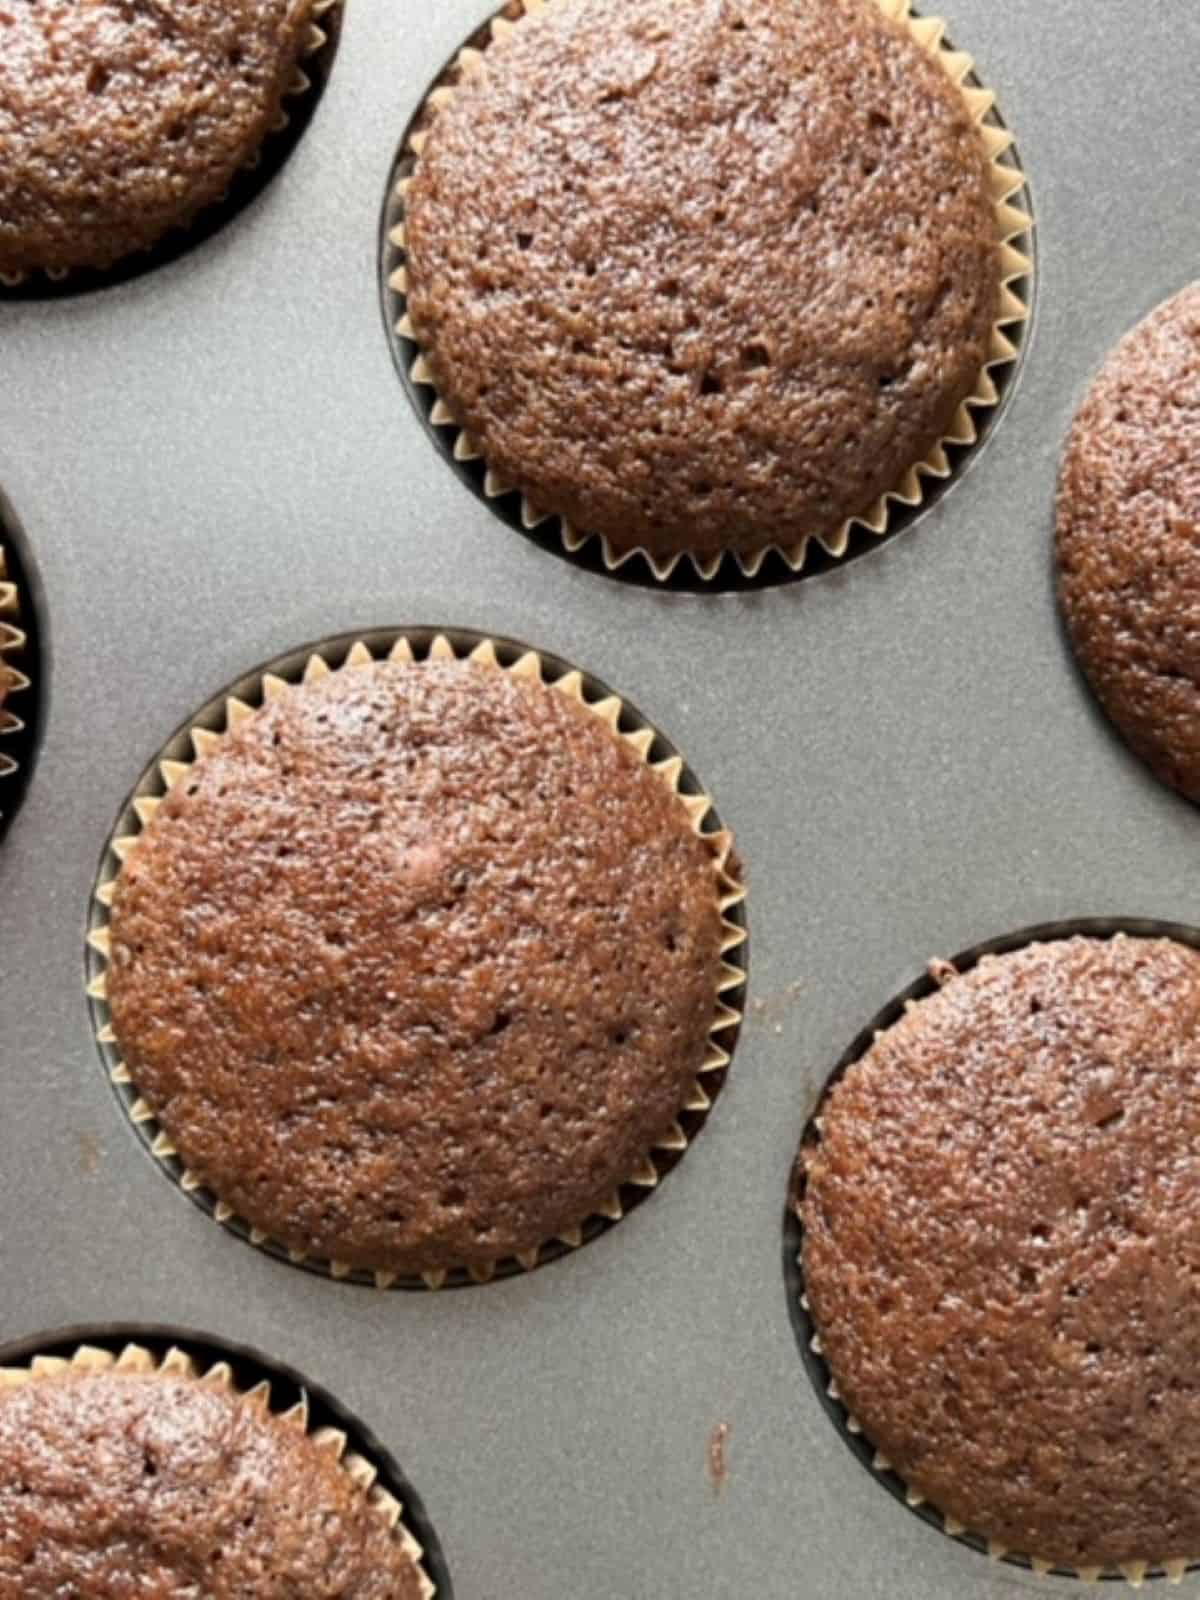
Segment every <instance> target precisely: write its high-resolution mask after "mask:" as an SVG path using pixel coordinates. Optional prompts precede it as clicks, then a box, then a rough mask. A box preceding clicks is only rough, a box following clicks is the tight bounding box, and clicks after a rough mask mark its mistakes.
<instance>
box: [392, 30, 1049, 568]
mask: <svg viewBox="0 0 1200 1600" xmlns="http://www.w3.org/2000/svg"><path fill="white" fill-rule="evenodd" d="M518 9H519V10H520V11H522V12H523V14H522V15H521V17H520V20H518V21H516V22H515V23H511V22H508V21H506V20H504V19H503V18H501V19H499V20H498V21H497V22H496V23H495V24H494V25H493V29H494V37H493V38H492V40H491V42H490V43H488V44H487V46H486V48H485V49H483V50H482V51H476V50H471V49H468V50H465V51H464V52H463V53H462V55H461V57H460V58H459V63H458V67H457V70H456V72H455V73H454V74H452V75H450V77H449V79H448V80H447V81H446V82H445V83H444V84H443V85H442V86H441V87H440V88H439V89H437V90H436V91H435V92H434V94H433V95H432V96H431V97H430V100H429V102H428V105H427V108H426V114H425V118H424V122H423V124H419V131H418V132H417V134H416V135H414V137H413V139H412V145H413V148H414V149H415V150H416V151H418V152H419V155H418V159H417V162H416V167H415V172H414V173H413V175H412V176H411V178H410V179H405V180H404V181H403V182H402V184H401V190H402V193H403V212H404V221H403V226H402V228H401V229H399V230H398V232H397V235H396V242H397V243H399V244H400V245H401V246H402V248H403V251H404V256H405V261H404V265H403V267H402V268H401V269H400V270H399V271H398V272H397V273H396V274H395V276H394V278H393V286H394V287H395V288H396V289H397V290H398V291H399V292H400V293H401V294H402V295H403V296H404V297H405V301H406V315H405V319H404V320H403V321H402V323H401V331H402V332H406V333H409V334H410V335H411V336H412V337H413V338H414V339H415V340H416V342H417V343H418V345H419V346H420V349H421V351H422V361H421V363H419V364H418V368H417V369H416V372H415V375H417V376H418V377H419V378H422V379H425V380H427V381H429V382H431V383H432V385H433V387H434V388H435V390H436V392H437V395H438V401H439V404H438V406H437V407H436V408H435V420H437V421H443V422H445V421H452V422H453V423H455V424H457V425H458V426H459V427H460V428H461V429H462V430H463V435H462V438H461V440H460V445H459V452H458V453H459V454H460V455H465V456H471V455H477V456H480V457H482V459H483V461H484V462H485V463H486V466H487V468H488V472H489V490H490V491H491V492H501V491H503V490H505V489H515V490H519V491H520V492H521V493H522V495H523V496H524V499H525V502H526V520H527V521H529V522H532V521H536V520H538V519H539V518H542V517H545V516H548V515H553V516H556V517H558V518H559V519H560V520H561V522H562V524H563V525H564V527H565V529H566V537H567V542H568V544H569V545H571V546H572V547H574V546H577V545H578V543H579V542H580V541H581V540H582V539H583V538H585V537H586V536H589V535H598V536H600V538H601V539H602V540H603V541H604V546H605V550H606V552H607V553H608V558H609V564H610V565H617V564H619V563H620V561H621V560H622V559H624V558H625V557H627V556H629V555H630V554H631V553H632V552H635V551H638V552H641V553H643V554H645V555H646V556H647V558H648V559H649V560H650V562H651V564H652V565H653V566H654V567H655V569H656V571H658V572H659V575H660V576H662V575H665V574H666V573H667V572H669V571H670V570H671V568H672V567H673V565H674V564H675V563H676V562H677V561H678V560H679V558H680V557H681V556H684V555H687V556H690V557H691V558H692V559H693V562H694V563H695V565H696V567H697V570H699V571H700V572H701V573H702V574H703V575H706V576H711V575H712V574H713V573H714V572H715V570H716V566H717V565H718V564H719V562H720V559H721V556H722V554H723V553H725V552H729V553H731V554H733V555H735V556H737V557H738V558H739V559H740V560H741V561H742V563H743V565H744V566H745V567H746V568H747V570H750V569H753V568H756V567H757V565H758V563H760V562H761V560H762V558H763V555H764V553H765V551H766V550H767V549H769V548H778V549H780V550H782V551H783V552H784V553H786V554H787V555H788V558H789V560H790V562H791V564H792V565H793V566H798V565H799V564H800V563H801V562H802V560H803V555H804V550H805V548H806V546H807V544H808V542H809V541H810V540H812V539H817V540H820V541H822V543H824V544H825V545H826V546H827V548H829V549H830V550H831V551H835V552H836V553H841V551H842V550H843V549H844V548H845V543H846V535H847V529H848V524H849V521H850V519H852V518H865V519H869V520H870V521H871V523H872V526H875V525H878V527H879V528H882V526H883V524H884V522H885V521H886V504H885V502H884V497H885V496H887V495H888V494H890V493H891V492H893V491H895V492H896V493H897V494H899V495H901V496H902V497H904V498H906V499H907V500H908V501H909V502H910V503H911V502H913V501H919V500H920V498H921V494H922V491H921V488H920V484H919V481H918V477H917V476H914V474H915V473H918V472H924V471H930V472H938V473H940V474H942V475H944V474H945V472H946V471H947V470H948V467H947V464H946V459H945V454H944V451H943V450H942V443H943V441H945V440H947V439H948V438H950V437H954V438H956V439H959V440H962V439H967V438H970V439H973V438H974V437H975V432H974V428H973V425H972V423H971V421H970V417H969V415H968V414H966V413H965V412H964V410H963V407H964V403H965V402H967V401H972V400H974V401H979V402H980V403H986V404H994V403H995V399H996V394H995V390H994V386H993V385H992V384H991V381H990V379H988V378H987V376H986V373H985V368H986V367H987V366H988V364H989V362H990V361H992V360H993V359H1009V358H1011V356H1012V354H1013V350H1012V346H1011V345H1010V344H1009V343H1008V341H1007V340H1005V339H1004V338H1003V336H1002V335H998V327H997V324H998V322H1000V321H1002V320H1010V321H1011V320H1014V319H1019V318H1020V317H1022V316H1024V314H1025V311H1024V307H1023V305H1022V304H1021V303H1020V301H1019V300H1018V299H1017V298H1016V297H1015V296H1014V295H1012V294H1011V293H1008V292H1007V291H1006V290H1005V289H1004V287H1003V280H1005V279H1006V278H1008V277H1011V276H1014V275H1016V274H1017V273H1018V272H1019V271H1020V270H1021V269H1027V267H1028V262H1026V261H1025V260H1024V258H1022V257H1020V256H1019V255H1018V254H1017V252H1015V251H1012V250H1008V249H1006V247H1005V246H1004V244H1003V242H1002V241H1003V239H1004V238H1005V237H1007V236H1011V235H1012V234H1014V233H1016V232H1019V231H1021V230H1022V229H1023V228H1024V227H1025V226H1027V225H1028V219H1027V218H1026V217H1025V216H1024V215H1023V214H1021V213H1018V212H1015V211H1014V210H1013V209H1012V208H1011V207H1008V206H1006V205H1005V204H1004V200H1005V199H1006V198H1007V197H1008V196H1009V195H1011V194H1012V193H1013V192H1014V191H1015V190H1017V189H1019V188H1020V186H1021V178H1020V174H1019V172H1016V171H1015V170H1014V169H1012V168H1010V167H1007V166H996V165H995V164H994V160H995V156H996V155H997V154H998V153H999V152H1002V151H1003V150H1004V149H1005V148H1007V146H1008V144H1009V143H1010V141H1009V139H1008V137H1007V135H1005V134H1003V133H1002V132H1000V131H999V130H996V129H991V128H987V129H984V128H983V127H982V126H981V125H980V118H982V116H983V115H984V114H985V113H986V110H987V109H988V107H990V105H991V96H990V95H988V94H982V95H981V94H980V93H979V92H978V91H974V90H971V89H969V88H966V87H964V86H963V84H962V81H961V80H962V78H963V76H964V74H965V73H966V71H967V68H968V67H969V65H970V63H969V60H968V58H966V57H964V56H960V55H953V54H951V53H950V52H947V51H944V50H939V47H938V46H939V41H940V38H941V27H940V25H939V24H937V23H932V24H930V23H918V22H916V21H915V20H914V19H909V18H908V17H907V6H906V4H888V5H887V6H886V7H885V8H884V9H886V10H887V11H889V12H891V13H894V15H885V14H884V11H883V10H881V7H880V6H879V5H877V4H875V3H873V0H720V3H718V4H713V3H711V0H549V3H545V4H543V3H540V0H539V3H533V0H526V3H525V4H524V6H523V7H521V8H518ZM509 15H512V11H511V9H510V12H509Z"/></svg>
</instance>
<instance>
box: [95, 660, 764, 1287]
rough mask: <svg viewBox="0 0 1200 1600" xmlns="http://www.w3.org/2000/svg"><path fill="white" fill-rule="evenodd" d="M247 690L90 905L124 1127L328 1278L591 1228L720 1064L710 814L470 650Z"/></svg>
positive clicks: (535, 676)
mask: <svg viewBox="0 0 1200 1600" xmlns="http://www.w3.org/2000/svg"><path fill="white" fill-rule="evenodd" d="M262 688H263V693H264V695H265V697H266V698H265V704H264V705H263V706H262V708H261V709H260V710H258V711H256V712H253V713H252V712H250V710H249V709H248V708H247V707H246V706H238V705H237V704H236V703H231V708H230V719H229V720H230V727H229V731H227V732H226V733H225V734H224V736H218V735H216V734H215V733H209V734H205V733H202V732H197V734H196V736H195V738H196V744H197V747H198V752H199V759H198V760H197V761H196V762H195V764H194V765H191V766H180V765H178V764H170V765H168V766H167V767H166V768H165V773H166V776H167V778H168V780H169V782H170V784H171V787H170V790H169V793H168V794H167V795H166V797H165V798H164V799H163V800H162V801H161V803H158V802H157V801H152V800H144V801H142V802H140V803H139V811H140V814H141V815H142V816H143V818H144V819H145V820H146V822H147V826H146V828H145V831H144V832H143V833H142V834H141V835H140V836H139V837H138V838H137V839H136V840H128V841H124V842H122V843H121V844H120V845H119V847H118V849H119V853H120V854H122V855H123V856H124V865H123V867H122V869H121V872H120V874H119V877H118V879H117V881H116V884H115V886H113V887H112V888H109V889H106V890H105V891H104V894H103V898H104V899H106V900H110V901H111V908H112V909H111V924H110V926H107V927H103V928H101V929H99V930H98V931H97V932H96V933H95V934H94V935H93V944H94V945H95V946H96V947H97V948H98V949H99V950H100V951H101V952H102V953H103V954H104V955H105V956H106V957H107V958H108V960H109V967H108V970H107V973H106V974H105V975H104V976H103V977H102V978H101V979H100V981H99V983H98V984H97V985H96V986H94V992H96V993H98V994H101V995H103V996H104V997H105V998H106V999H107V1002H108V1006H109V1008H110V1010H111V1034H109V1035H108V1036H109V1037H111V1038H112V1039H113V1040H114V1042H115V1048H116V1050H117V1051H118V1053H119V1055H120V1058H121V1066H120V1069H119V1070H120V1072H121V1073H122V1074H123V1075H125V1077H126V1078H128V1079H129V1080H131V1081H132V1083H133V1085H134V1086H135V1087H136V1090H137V1093H138V1095H139V1096H140V1097H141V1098H140V1100H139V1101H138V1103H137V1105H136V1106H135V1107H134V1115H135V1118H136V1117H139V1116H140V1117H150V1116H153V1117H154V1118H155V1119H156V1121H157V1124H158V1125H159V1127H160V1128H161V1130H162V1132H161V1135H160V1142H159V1144H158V1145H157V1147H156V1148H158V1150H159V1153H160V1154H168V1155H171V1156H175V1157H177V1158H178V1159H179V1161H180V1162H181V1163H182V1164H183V1167H184V1169H185V1172H184V1181H185V1183H187V1184H189V1185H191V1186H192V1187H196V1186H200V1187H202V1188H203V1189H205V1190H206V1191H208V1192H210V1193H211V1194H212V1195H214V1196H215V1197H216V1200H217V1202H218V1216H220V1217H222V1218H223V1219H229V1218H232V1217H235V1216H236V1217H238V1218H242V1219H244V1220H245V1222H246V1223H247V1224H248V1225H249V1226H250V1228H251V1229H252V1234H251V1237H252V1238H254V1239H255V1240H256V1241H257V1242H262V1241H265V1240H270V1241H274V1242H275V1243H276V1244H279V1245H282V1246H284V1247H285V1248H286V1249H287V1250H288V1251H289V1252H291V1253H292V1254H293V1255H294V1256H295V1257H297V1258H301V1259H304V1258H316V1259H317V1260H319V1261H322V1262H329V1263H331V1264H332V1267H333V1270H334V1273H335V1275H339V1276H344V1275H346V1274H348V1273H349V1272H350V1271H352V1270H354V1269H358V1270H359V1271H360V1272H367V1273H373V1274H375V1277H376V1281H377V1282H379V1283H381V1284H383V1285H387V1284H390V1283H392V1282H394V1281H396V1280H397V1279H411V1278H414V1277H417V1278H418V1281H419V1280H420V1278H421V1277H423V1278H424V1280H425V1281H427V1282H429V1283H431V1284H433V1285H435V1286H436V1285H438V1284H440V1283H441V1282H443V1281H444V1280H445V1277H446V1274H447V1273H448V1272H449V1271H450V1270H452V1269H467V1270H469V1272H470V1273H471V1275H473V1276H475V1277H477V1278H480V1279H486V1278H488V1277H490V1276H491V1275H492V1274H493V1272H494V1271H495V1268H496V1265H497V1263H500V1262H505V1261H509V1260H515V1261H517V1262H520V1264H521V1265H524V1266H532V1265H534V1264H536V1263H537V1261H538V1259H539V1256H538V1252H539V1248H540V1247H541V1246H542V1245H543V1244H545V1243H546V1242H548V1241H551V1240H554V1239H561V1240H563V1241H564V1242H566V1243H568V1244H578V1243H579V1242H580V1241H581V1238H582V1232H581V1229H582V1227H583V1225H584V1224H585V1223H586V1222H587V1220H588V1219H589V1218H591V1217H593V1216H596V1215H600V1216H606V1217H609V1218H616V1217H619V1216H620V1215H621V1212H622V1209H623V1206H622V1200H621V1193H620V1191H621V1186H622V1185H623V1184H627V1183H630V1182H633V1183H636V1184H640V1185H643V1186H647V1187H652V1186H653V1185H654V1184H655V1183H656V1182H657V1177H658V1174H657V1170H656V1166H655V1161H654V1154H655V1152H656V1150H659V1149H663V1150H667V1151H671V1150H674V1151H675V1152H678V1151H679V1150H680V1149H682V1148H683V1147H684V1146H685V1145H686V1143H687V1139H686V1137H685V1134H684V1132H683V1130H682V1129H681V1126H680V1123H679V1120H678V1119H679V1118H680V1115H681V1113H683V1112H684V1111H685V1110H686V1109H688V1108H691V1109H693V1110H694V1109H696V1108H697V1107H698V1106H700V1107H703V1106H707V1104H708V1098H707V1096H706V1095H705V1093H704V1091H703V1089H702V1088H701V1087H700V1085H699V1083H698V1074H699V1075H703V1074H704V1073H705V1072H711V1071H715V1070H718V1069H720V1068H721V1067H723V1066H724V1065H725V1064H726V1063H727V1061H728V1055H727V1053H726V1052H725V1051H724V1050H722V1049H721V1048H720V1046H719V1045H718V1044H717V1043H716V1041H715V1039H714V1032H715V1031H720V1030H722V1029H728V1028H730V1027H732V1026H733V1025H734V1024H736V1022H737V1020H738V1017H737V1013H736V1012H734V1011H731V1010H730V1008H729V1007H727V1006H726V1005H724V1004H723V1003H722V1002H721V1001H720V1000H719V998H718V996H719V994H720V993H722V992H725V991H728V990H730V989H731V988H733V987H736V986H737V985H739V984H740V983H741V982H742V974H741V972H740V970H739V969H738V968H736V967H734V966H732V965H729V964H728V963H726V962H724V961H723V955H724V953H725V952H726V951H728V950H731V949H732V948H734V947H735V946H736V945H737V944H739V943H740V942H741V940H742V939H743V937H744V935H743V934H742V932H741V930H740V929H738V928H736V927H734V926H732V925H731V924H730V923H728V922H727V921H726V920H725V918H724V916H723V912H724V911H725V910H727V909H728V908H730V907H731V906H732V905H733V904H734V903H736V901H737V900H738V899H740V897H741V896H740V890H738V888H737V886H736V884H735V883H734V881H733V880H732V878H731V877H730V875H729V859H730V847H731V842H730V839H729V836H728V835H727V834H724V833H712V832H706V831H704V819H705V818H706V816H707V814H708V812H709V810H710V802H709V801H708V800H707V799H706V798H705V797H703V796H687V797H685V796H683V795H681V794H679V793H678V792H677V785H678V780H679V773H680V770H681V766H682V764H681V763H680V762H679V761H678V759H677V758H673V759H670V760H667V761H665V762H663V763H662V764H661V766H659V767H658V768H656V767H654V766H651V765H650V764H648V761H647V756H648V754H649V752H650V749H651V743H652V738H653V735H652V734H651V733H650V732H649V730H644V729H638V730H636V731H634V732H632V733H629V734H624V733H622V732H620V731H619V722H618V719H619V717H620V715H621V713H622V707H621V703H620V702H619V701H617V700H615V699H612V700H608V701H604V702H602V703H600V704H598V705H591V704H588V703H587V702H586V701H585V700H584V697H583V695H582V692H581V679H580V675H579V674H578V673H570V674H568V675H567V676H566V677H564V678H562V679H560V680H559V681H558V682H557V683H556V684H555V685H553V686H551V685H548V684H546V683H544V682H543V681H542V677H541V671H540V663H539V659H538V658H537V657H536V656H533V655H531V654H530V655H526V656H524V657H522V658H521V659H520V660H518V661H516V662H515V663H514V664H513V666H512V667H511V669H510V670H504V669H502V668H501V666H500V665H499V662H498V659H497V656H496V654H495V651H494V649H493V647H492V645H491V644H490V642H485V643H484V644H482V645H481V646H480V647H479V648H478V649H476V650H475V651H474V652H473V653H472V655H471V657H470V658H469V659H458V658H456V656H455V654H454V651H453V650H452V649H451V647H450V646H449V645H448V643H447V642H446V641H445V640H442V639H439V640H436V641H435V642H434V645H433V648H432V650H431V653H430V656H429V658H427V659H425V660H421V661H415V660H413V659H412V652H411V650H410V649H409V647H408V645H407V642H406V641H401V643H400V644H399V645H398V646H397V649H396V651H395V652H394V653H393V656H392V658H391V659H389V660H387V661H375V660H373V659H372V657H371V655H370V653H369V651H367V650H366V649H365V648H364V647H362V646H358V647H357V648H356V649H355V650H353V651H352V652H351V653H350V656H349V658H348V660H347V664H346V666H345V667H344V668H343V670H341V671H337V672H332V673H331V672H330V670H329V668H328V666H327V664H326V663H325V661H324V659H323V657H320V656H317V657H313V658H312V660H311V662H310V665H309V670H308V673H307V674H306V677H305V681H304V682H302V683H301V684H298V685H289V684H286V683H284V682H283V681H282V680H280V679H278V678H271V677H268V678H266V679H265V680H264V681H263V685H262ZM664 780H666V781H664Z"/></svg>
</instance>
